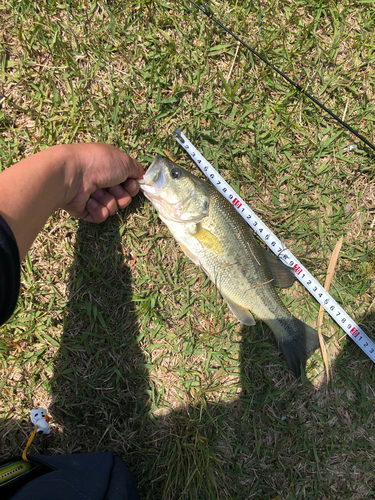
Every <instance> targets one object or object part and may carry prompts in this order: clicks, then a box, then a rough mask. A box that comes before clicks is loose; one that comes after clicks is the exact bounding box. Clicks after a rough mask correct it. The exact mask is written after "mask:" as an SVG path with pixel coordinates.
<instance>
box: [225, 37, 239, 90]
mask: <svg viewBox="0 0 375 500" xmlns="http://www.w3.org/2000/svg"><path fill="white" fill-rule="evenodd" d="M240 46H241V43H240V42H238V43H237V49H236V53H235V54H234V57H233V62H232V66H231V67H230V70H229V73H228V76H227V83H229V80H230V77H231V74H232V71H233V68H234V64H235V62H236V58H237V54H238V51H239V50H240Z"/></svg>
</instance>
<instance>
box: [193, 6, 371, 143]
mask: <svg viewBox="0 0 375 500" xmlns="http://www.w3.org/2000/svg"><path fill="white" fill-rule="evenodd" d="M189 1H190V2H191V3H192V4H194V5H195V6H196V7H197V8H198V9H199V10H201V11H202V12H203V13H204V14H206V16H207V17H208V18H209V19H212V21H213V22H214V23H216V24H217V25H219V26H220V27H221V28H223V29H224V30H225V31H226V32H227V33H229V34H230V35H232V37H233V38H235V39H236V40H237V41H238V42H240V43H241V44H242V45H243V46H244V47H245V48H246V49H248V50H250V52H251V53H252V54H254V55H255V56H257V57H259V59H261V60H262V61H263V62H264V63H265V64H267V66H269V67H270V68H272V69H273V70H274V71H276V73H278V74H279V75H280V76H282V77H283V78H284V79H285V80H286V81H287V82H289V83H290V84H291V85H293V87H295V88H296V89H297V90H298V91H299V92H301V94H303V95H305V96H306V97H308V98H309V99H311V100H312V101H313V102H314V103H315V104H316V105H317V106H319V107H320V108H321V109H323V110H324V111H325V112H326V113H328V114H329V115H330V116H332V118H334V119H335V120H336V121H337V122H339V123H340V124H341V125H342V126H343V127H345V128H346V129H347V130H349V132H351V133H352V134H354V135H355V136H356V137H358V139H361V141H363V142H364V143H365V144H367V146H369V147H370V148H371V149H372V150H374V151H375V146H374V145H373V144H372V143H371V142H370V141H369V140H368V139H366V137H364V136H363V135H361V134H359V133H358V132H357V131H356V130H354V129H353V128H352V127H351V126H350V125H348V124H347V123H345V122H344V121H343V120H341V118H339V117H338V116H337V115H335V114H334V113H332V111H331V110H330V109H328V108H327V107H326V106H324V104H322V103H320V102H319V101H318V100H317V99H315V97H314V96H312V95H311V94H309V93H308V92H306V90H305V89H304V88H303V87H301V85H299V84H298V83H296V82H294V81H293V80H292V79H291V78H289V76H287V75H285V74H284V73H283V72H282V71H280V70H279V69H277V68H276V66H274V65H273V64H271V63H270V62H269V61H268V60H267V59H266V58H265V57H263V56H262V55H260V54H259V53H258V52H257V51H256V50H254V49H253V48H251V47H250V45H248V44H247V43H246V42H244V41H243V40H241V38H239V37H238V36H237V35H236V34H235V33H233V31H231V30H230V29H229V28H227V27H226V26H224V24H223V23H222V22H221V21H219V19H216V18H215V17H214V16H213V15H212V14H211V12H209V11H208V10H207V9H206V5H207V4H206V3H205V4H204V6H203V7H202V6H201V5H198V4H197V3H196V2H194V0H189Z"/></svg>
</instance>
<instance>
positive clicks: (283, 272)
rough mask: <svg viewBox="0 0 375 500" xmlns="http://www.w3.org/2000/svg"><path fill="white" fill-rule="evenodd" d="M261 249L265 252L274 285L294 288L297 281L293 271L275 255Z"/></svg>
mask: <svg viewBox="0 0 375 500" xmlns="http://www.w3.org/2000/svg"><path fill="white" fill-rule="evenodd" d="M260 248H261V249H262V251H263V254H264V257H265V259H266V261H267V263H268V267H269V268H270V271H271V274H272V278H273V282H272V283H273V285H274V286H277V287H280V288H288V287H289V286H292V285H293V283H294V281H295V279H296V277H295V275H294V271H293V269H291V268H290V267H288V266H286V265H285V264H283V263H282V262H281V260H280V259H278V258H277V257H276V255H274V254H273V253H271V252H267V250H266V249H265V248H263V247H260Z"/></svg>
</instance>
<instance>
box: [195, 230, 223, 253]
mask: <svg viewBox="0 0 375 500" xmlns="http://www.w3.org/2000/svg"><path fill="white" fill-rule="evenodd" d="M193 236H194V238H196V239H197V240H198V241H199V243H200V244H201V245H203V246H204V247H205V248H207V249H208V250H210V251H211V252H213V253H214V254H216V255H221V254H222V253H223V245H222V244H221V242H220V241H219V240H218V238H217V237H216V236H215V235H214V234H212V233H211V231H209V230H208V229H205V228H204V227H202V226H199V229H198V231H197V232H196V233H195V234H194V235H193Z"/></svg>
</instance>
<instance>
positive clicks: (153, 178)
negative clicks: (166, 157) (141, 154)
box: [137, 156, 166, 196]
mask: <svg viewBox="0 0 375 500" xmlns="http://www.w3.org/2000/svg"><path fill="white" fill-rule="evenodd" d="M160 160H162V158H161V157H160V156H157V157H156V158H155V159H154V161H153V162H152V163H151V165H150V166H149V168H148V170H147V172H146V173H145V175H144V176H143V178H142V179H137V182H138V184H139V187H140V188H141V189H142V191H143V192H144V194H145V195H146V196H147V194H150V195H154V196H155V195H156V194H157V193H158V191H160V190H161V189H163V187H164V185H165V181H166V175H165V172H164V168H163V164H162V162H161V161H160Z"/></svg>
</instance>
